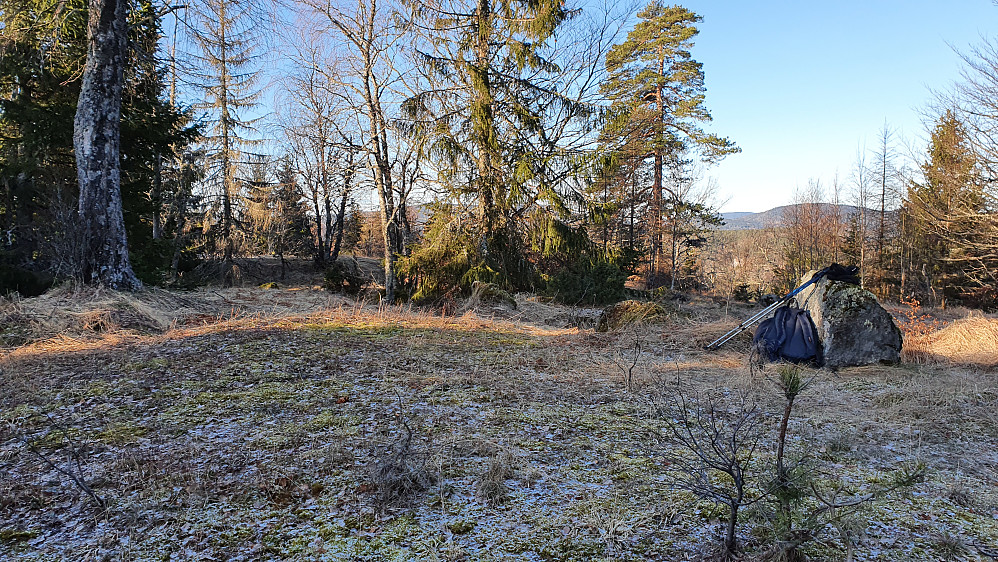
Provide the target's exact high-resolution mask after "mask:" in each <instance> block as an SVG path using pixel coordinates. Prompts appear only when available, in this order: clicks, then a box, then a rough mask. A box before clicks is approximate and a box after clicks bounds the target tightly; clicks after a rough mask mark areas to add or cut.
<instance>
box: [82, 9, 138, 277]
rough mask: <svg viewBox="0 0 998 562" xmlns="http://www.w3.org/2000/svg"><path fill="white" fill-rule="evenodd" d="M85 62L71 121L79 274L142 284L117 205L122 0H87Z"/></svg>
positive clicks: (123, 33)
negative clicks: (130, 257)
mask: <svg viewBox="0 0 998 562" xmlns="http://www.w3.org/2000/svg"><path fill="white" fill-rule="evenodd" d="M88 7H89V17H90V21H89V28H88V31H87V38H88V41H87V43H88V45H87V63H86V67H85V68H84V70H83V84H82V86H81V88H80V98H79V103H78V105H77V109H76V118H75V120H74V122H73V147H74V148H75V150H76V166H77V178H78V180H79V184H80V204H79V217H80V220H81V221H82V225H81V226H82V229H81V230H82V235H83V240H82V244H81V246H82V248H83V255H82V257H81V259H82V263H80V264H79V267H78V270H79V273H80V274H81V275H82V277H83V279H84V280H85V281H86V282H88V283H94V284H99V285H103V286H106V287H110V288H113V289H123V290H135V289H139V288H141V286H142V284H141V283H140V282H139V280H138V278H136V277H135V273H133V272H132V266H131V263H130V262H129V260H128V241H127V239H126V237H125V221H124V215H123V212H122V208H121V169H120V151H121V91H122V84H123V82H124V67H125V55H126V48H127V36H126V31H127V21H126V16H127V13H128V3H127V2H126V1H124V0H89V6H88Z"/></svg>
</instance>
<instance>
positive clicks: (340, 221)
mask: <svg viewBox="0 0 998 562" xmlns="http://www.w3.org/2000/svg"><path fill="white" fill-rule="evenodd" d="M352 177H353V171H352V170H351V169H348V170H347V171H346V172H345V173H344V174H343V193H342V194H340V208H339V209H338V210H337V212H336V241H335V242H334V243H333V251H332V253H331V254H330V259H331V260H332V261H336V260H337V259H339V257H340V246H342V245H343V230H344V226H345V225H346V216H347V199H349V198H350V179H351V178H352Z"/></svg>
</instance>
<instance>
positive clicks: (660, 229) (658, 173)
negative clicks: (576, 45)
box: [602, 0, 740, 284]
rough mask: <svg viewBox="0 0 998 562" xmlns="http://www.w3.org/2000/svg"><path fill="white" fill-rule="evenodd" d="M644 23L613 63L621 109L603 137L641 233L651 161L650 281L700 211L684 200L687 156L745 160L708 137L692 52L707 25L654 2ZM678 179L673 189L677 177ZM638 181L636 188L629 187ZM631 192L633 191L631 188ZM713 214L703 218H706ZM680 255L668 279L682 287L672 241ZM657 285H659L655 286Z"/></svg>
mask: <svg viewBox="0 0 998 562" xmlns="http://www.w3.org/2000/svg"><path fill="white" fill-rule="evenodd" d="M637 16H638V18H639V21H638V23H637V24H636V25H635V26H634V29H633V30H632V31H631V32H630V33H628V34H627V39H626V40H625V41H624V42H622V43H620V44H618V45H614V46H613V48H612V49H611V50H610V52H609V53H607V56H606V70H607V75H608V78H607V80H606V82H604V83H603V85H602V91H603V93H604V95H605V96H606V97H607V99H608V100H610V101H611V102H612V103H613V105H612V107H611V108H610V111H609V115H608V117H607V120H606V125H605V126H604V129H603V132H602V139H603V143H604V145H605V149H606V150H608V151H610V152H612V153H614V154H615V155H616V156H615V159H616V161H617V164H616V166H615V171H616V173H618V174H622V175H623V177H622V179H623V182H622V183H623V184H624V186H626V185H627V184H631V192H632V195H631V201H630V204H631V205H632V208H631V216H632V227H631V230H632V233H633V213H634V210H633V205H636V204H637V203H638V201H636V200H635V199H636V198H635V197H634V195H635V192H637V191H638V189H637V183H638V181H639V178H638V176H637V174H638V173H639V170H640V169H641V168H643V167H646V166H647V165H648V160H649V159H651V174H652V178H653V181H652V185H651V186H650V188H646V187H645V186H642V187H641V188H640V193H642V194H646V195H644V196H645V197H649V196H650V197H649V198H650V201H647V204H646V207H645V208H646V212H647V214H648V223H649V224H648V227H647V236H648V239H649V251H650V256H649V257H650V260H651V263H650V267H649V279H650V280H653V279H654V278H655V277H656V274H658V272H659V270H660V269H661V267H660V262H661V257H660V254H661V252H662V250H663V246H664V242H663V240H664V238H665V237H666V233H667V232H669V231H670V230H671V231H673V234H678V232H677V229H680V228H683V227H681V226H679V225H680V224H681V223H682V222H683V219H684V216H683V215H684V214H685V213H688V212H689V211H692V210H693V209H692V207H691V205H690V204H691V203H693V202H690V201H688V200H686V198H685V197H684V195H686V194H685V193H684V186H683V183H684V176H685V175H686V173H687V171H688V166H689V161H688V160H687V159H686V158H687V156H686V155H687V154H689V153H694V152H695V153H697V154H698V155H699V157H700V158H701V159H702V160H703V161H705V162H716V161H718V160H720V159H721V158H723V157H725V156H727V155H729V154H733V153H736V152H739V150H740V149H738V148H737V147H736V146H735V145H734V143H733V142H732V141H730V140H728V139H727V138H722V137H719V136H717V135H715V134H711V133H707V132H706V131H705V130H704V129H703V128H702V127H703V124H705V123H708V122H710V121H711V116H710V113H709V112H708V111H707V108H706V107H705V105H704V101H705V94H706V89H705V87H704V75H703V70H702V65H701V63H699V62H697V61H696V60H695V59H693V57H692V54H691V52H690V49H691V48H692V47H693V40H694V38H695V37H696V35H697V34H698V33H699V30H698V29H697V27H696V24H697V23H699V22H700V21H701V20H702V18H701V17H700V16H698V15H697V14H695V13H693V12H691V11H690V10H687V9H686V8H683V7H682V6H664V5H663V4H662V3H661V2H659V1H658V0H653V1H652V2H651V3H650V4H649V5H648V6H647V7H646V8H645V9H644V10H642V11H641V12H639V13H638V14H637ZM670 174H671V175H672V176H673V178H672V179H673V181H672V182H671V185H670V178H669V177H668V176H669V175H670ZM628 180H630V181H628ZM625 189H626V187H625ZM708 214H709V213H706V214H703V215H702V216H704V217H706V216H707V215H708ZM671 240H672V242H671V246H672V255H671V266H670V273H669V274H668V277H669V278H670V283H674V280H675V278H676V277H677V274H678V272H679V269H680V267H681V264H680V263H679V259H678V258H679V256H678V255H677V250H678V249H679V248H678V246H677V243H678V242H679V240H678V239H677V238H676V237H675V236H672V238H671ZM652 284H658V283H657V282H653V283H652Z"/></svg>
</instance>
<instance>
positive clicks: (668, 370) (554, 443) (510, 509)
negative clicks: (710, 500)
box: [0, 287, 998, 561]
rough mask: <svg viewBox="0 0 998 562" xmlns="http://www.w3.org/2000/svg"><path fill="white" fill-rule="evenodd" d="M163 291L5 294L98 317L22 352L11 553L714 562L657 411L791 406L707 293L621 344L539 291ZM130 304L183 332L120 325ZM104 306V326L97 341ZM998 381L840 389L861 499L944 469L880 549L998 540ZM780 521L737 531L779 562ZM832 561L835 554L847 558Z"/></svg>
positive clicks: (3, 437)
mask: <svg viewBox="0 0 998 562" xmlns="http://www.w3.org/2000/svg"><path fill="white" fill-rule="evenodd" d="M163 293H165V294H159V293H153V294H150V295H145V296H144V295H143V294H139V295H134V296H130V295H108V294H104V293H101V294H92V293H88V292H86V291H82V290H77V292H76V293H75V295H76V296H75V297H71V296H68V295H63V296H62V297H59V298H61V299H63V300H62V301H60V302H62V303H63V304H64V305H65V307H66V308H67V311H66V312H65V313H61V312H58V311H55V312H52V313H51V314H50V312H49V311H52V310H54V309H55V308H56V307H55V306H54V305H53V302H51V301H45V300H40V301H39V302H29V301H20V302H17V303H7V305H9V306H11V307H12V308H11V309H9V311H11V312H12V313H14V314H21V315H23V316H21V317H20V318H21V320H19V322H23V323H24V324H23V325H27V320H24V319H25V318H30V319H34V320H31V321H33V322H39V326H41V324H40V322H41V320H45V321H46V322H53V321H54V320H55V319H59V320H58V321H59V322H66V323H67V324H66V325H67V326H69V322H70V319H72V320H73V321H74V322H77V324H73V326H75V327H72V328H67V333H66V334H63V335H48V336H46V337H44V338H42V339H38V340H36V341H33V342H30V343H27V344H26V345H23V346H20V347H16V348H15V347H13V346H10V347H8V349H7V350H6V354H5V355H3V356H2V357H0V520H2V521H6V523H2V524H0V530H6V529H7V528H8V527H9V528H10V529H11V532H17V533H28V534H27V535H23V534H18V535H17V536H18V537H21V536H25V537H28V536H29V535H30V536H31V537H32V538H28V539H25V540H18V541H17V542H16V543H15V542H7V543H4V542H3V541H2V540H0V558H4V559H7V558H18V559H19V558H24V559H29V560H30V559H39V560H40V559H80V558H83V557H85V556H87V555H89V553H95V552H98V553H99V554H100V556H105V557H107V558H108V559H111V560H125V559H145V558H152V557H154V556H159V557H161V556H163V553H166V552H171V551H172V552H174V553H178V552H184V553H186V554H185V555H184V556H186V557H188V558H191V559H195V558H197V559H211V558H214V559H237V558H243V559H287V560H345V559H358V558H359V559H372V560H380V559H398V560H433V559H444V558H446V559H450V558H453V557H456V558H455V559H464V560H510V561H512V560H524V559H552V560H553V559H557V560H593V559H605V558H608V557H613V558H615V559H620V560H682V559H691V557H695V556H696V553H697V552H699V551H700V550H702V548H703V547H704V545H706V544H710V542H711V541H712V537H713V529H714V527H715V523H714V521H715V520H716V519H717V517H719V516H721V515H722V514H719V513H718V511H717V508H716V507H714V506H712V505H709V504H707V503H705V502H699V501H696V500H695V499H693V498H691V497H690V496H686V495H680V494H678V492H676V491H675V490H672V489H671V488H670V487H669V486H668V485H667V484H665V483H663V481H662V472H663V467H662V459H661V457H660V456H656V454H654V453H653V452H651V448H650V447H649V443H651V442H652V441H653V440H654V435H655V434H656V433H657V432H660V431H661V425H660V424H658V422H656V421H654V420H652V419H650V418H649V417H648V414H647V411H648V410H649V409H650V408H651V407H652V406H653V404H651V403H650V401H651V398H658V399H663V400H664V399H667V398H668V397H669V396H670V395H671V394H670V393H672V392H675V390H676V389H678V388H682V389H684V390H688V391H693V392H695V391H698V390H701V391H702V390H706V389H710V390H711V392H713V393H715V394H717V395H718V396H736V395H741V394H742V393H745V392H751V393H753V396H755V397H757V399H758V401H759V403H760V407H762V408H764V409H766V411H767V412H768V413H769V412H770V410H772V409H773V408H776V409H777V410H778V408H779V404H780V401H779V400H778V399H777V398H776V397H774V396H773V392H772V386H771V385H770V383H769V382H768V381H767V380H766V379H764V378H760V377H756V378H753V377H752V376H750V374H749V372H748V369H747V363H746V355H745V353H744V347H747V346H745V345H742V344H743V343H744V342H745V338H747V337H748V335H747V334H746V336H745V338H741V339H739V340H738V342H733V343H734V345H730V344H729V346H726V347H725V349H723V350H722V351H721V352H718V353H707V352H704V351H703V350H702V347H701V346H702V345H703V344H706V343H708V342H709V341H711V340H713V339H715V338H716V337H717V336H720V335H721V334H723V333H724V332H725V331H727V330H728V329H730V328H731V327H734V325H735V324H736V322H735V321H733V320H732V318H733V317H745V316H747V315H748V314H747V312H749V311H747V310H737V311H735V312H731V313H730V316H727V317H725V311H724V310H723V308H719V307H717V306H716V305H712V304H711V303H707V302H704V303H696V302H693V303H682V309H681V310H680V314H678V315H676V316H672V317H670V318H668V319H667V320H666V321H665V322H664V323H662V324H637V325H633V326H630V327H628V328H626V329H623V330H620V331H618V332H612V333H608V334H597V333H594V332H593V331H592V330H591V329H580V328H578V327H577V326H578V324H577V323H575V322H576V321H575V320H573V319H577V318H578V317H579V316H580V313H581V311H580V309H573V308H570V307H559V306H557V305H551V304H547V303H541V302H536V301H528V300H527V299H526V298H525V297H524V296H522V295H518V296H517V299H518V308H517V310H515V311H510V310H506V312H503V313H498V312H496V313H495V314H494V315H493V313H494V311H493V310H492V309H491V308H488V307H484V308H479V309H475V310H470V311H468V312H467V313H465V314H463V315H461V316H458V317H442V316H440V315H438V314H435V313H431V312H427V311H423V310H418V309H413V308H410V307H387V306H379V305H378V304H377V303H375V302H366V303H365V302H357V301H351V300H347V299H342V298H339V297H330V296H329V295H328V294H326V293H322V292H320V291H314V290H312V289H311V288H308V287H304V288H287V287H282V288H281V289H278V290H263V289H251V288H242V289H230V290H224V291H221V290H220V291H202V292H197V293H182V294H173V293H167V292H163ZM53 298H54V296H53ZM73 299H76V302H74V300H73ZM128 299H135V300H136V301H138V304H136V303H134V302H132V301H130V300H128ZM157 299H158V300H157ZM171 299H174V300H171ZM183 301H190V302H189V306H187V307H186V309H187V310H190V311H191V312H190V313H188V312H184V310H183V309H184V303H183ZM157 303H158V304H157ZM125 304H127V305H128V307H129V310H134V311H140V310H141V309H140V307H141V306H145V307H148V308H150V309H153V310H151V311H146V312H143V313H142V314H144V315H145V316H144V317H146V318H150V319H155V318H156V317H157V315H162V316H163V320H166V319H168V320H169V321H168V322H167V321H163V322H160V323H158V324H156V326H157V327H156V328H155V329H152V328H148V329H145V330H143V329H139V328H129V327H125V326H123V325H122V322H124V323H126V324H127V323H128V322H129V320H127V319H124V320H122V319H120V318H119V317H115V316H114V315H107V316H105V315H103V313H101V312H99V311H102V310H112V309H114V310H117V308H115V307H116V306H117V307H123V306H124V305H125ZM7 305H5V306H7ZM14 307H16V309H15V308H14ZM121 309H122V310H123V308H121ZM3 310H4V311H5V312H6V311H8V309H7V308H4V309H3ZM95 311H97V312H95ZM46 314H50V315H51V319H48V317H47V316H46ZM87 314H89V315H90V322H92V323H93V322H96V323H97V324H99V325H102V326H105V328H101V330H103V331H94V330H93V329H92V327H91V328H86V329H85V328H84V327H83V326H82V325H80V324H78V322H80V321H81V320H82V319H83V318H84V317H85V316H86V315H87ZM11 317H14V316H11ZM51 329H52V326H51V325H50V326H49V327H47V328H46V327H44V326H43V327H42V328H38V330H39V332H38V333H39V334H41V333H43V332H44V331H45V330H51ZM44 333H49V332H44ZM635 341H640V342H641V345H640V353H639V354H637V355H636V356H635V355H634V353H635V351H634V350H635V349H636V348H635ZM739 342H741V343H739ZM635 357H636V358H637V360H636V361H634V358H635ZM621 363H626V366H630V365H632V363H633V364H634V365H635V367H634V369H633V375H634V381H633V382H634V384H633V385H632V388H631V389H628V385H626V384H625V381H624V375H623V371H622V370H621V368H620V366H619V364H621ZM995 383H996V381H995V378H994V375H993V374H991V373H987V372H984V371H983V370H981V369H979V368H977V367H961V368H953V367H951V366H949V365H942V364H937V365H911V364H907V365H902V366H898V367H879V366H876V367H866V368H862V369H846V370H843V371H840V372H839V373H837V374H835V375H832V374H828V373H820V374H818V378H817V379H816V383H815V385H814V387H813V389H812V391H811V392H810V393H809V394H808V395H807V396H805V397H803V398H802V401H801V405H800V407H799V408H798V410H797V412H796V413H795V416H794V419H792V420H791V426H792V432H793V434H794V436H795V437H794V443H793V445H794V447H796V448H797V449H801V450H807V451H812V452H815V454H820V455H822V459H823V460H824V461H827V462H828V463H831V464H830V465H829V466H831V467H833V468H832V469H831V470H834V472H835V474H836V477H839V478H845V479H847V480H848V481H849V482H855V483H858V484H862V483H864V482H867V481H870V480H871V479H876V478H878V477H880V476H881V475H882V473H883V472H882V471H884V470H888V469H890V468H891V467H893V466H896V465H897V464H898V463H900V462H904V461H905V460H908V459H912V458H920V459H924V460H926V461H928V462H929V463H930V465H931V468H932V469H933V471H934V472H933V473H932V476H931V478H930V481H929V482H927V483H925V485H924V486H922V487H920V488H919V489H918V494H917V496H916V497H914V498H909V499H897V500H894V499H892V500H890V501H888V502H886V503H884V504H883V505H882V506H880V507H878V510H879V511H877V512H876V513H871V514H870V515H869V519H868V520H869V521H875V522H876V523H877V524H876V525H875V526H874V525H871V527H870V535H871V536H870V537H869V538H868V539H864V541H863V542H861V544H859V545H858V546H857V548H858V550H857V556H860V557H867V558H868V559H869V558H874V557H876V556H878V555H876V554H874V553H875V552H879V553H880V554H879V556H881V558H883V559H885V560H896V561H900V560H935V559H938V553H937V549H938V543H939V542H940V541H938V540H937V537H938V536H941V533H950V534H951V535H952V536H959V537H966V543H967V544H968V545H970V544H986V543H989V541H990V542H993V541H994V540H996V539H998V523H996V521H998V520H996V519H994V517H993V513H998V496H996V495H995V492H994V489H993V482H994V478H995V476H998V475H996V474H995V473H994V469H993V467H994V465H995V462H996V460H998V459H996V458H995V455H996V454H995V452H994V451H996V450H998V434H996V433H995V431H994V427H998V420H995V419H994V417H993V416H994V414H993V413H991V414H989V412H994V411H998V393H996V392H995V391H994V388H995ZM777 410H773V411H777ZM39 412H41V413H51V414H52V415H53V416H55V417H57V418H58V419H59V420H60V421H61V422H62V423H64V424H65V425H66V427H67V428H69V429H70V430H71V431H72V432H73V435H74V439H76V440H77V441H78V442H80V443H88V444H89V445H91V449H90V450H91V451H92V454H89V455H87V456H86V458H84V459H83V462H82V469H83V470H82V474H83V475H84V476H85V477H86V478H87V481H88V482H91V483H93V485H94V487H95V491H98V493H100V494H101V496H102V497H105V498H107V499H108V502H109V505H111V506H112V509H111V510H109V512H108V513H104V514H95V513H93V511H92V510H91V509H90V508H89V507H88V506H87V503H86V501H85V498H80V494H79V493H78V491H75V490H73V489H72V488H71V487H69V486H67V485H66V483H65V482H61V481H60V479H59V478H58V475H56V474H54V473H52V472H51V471H48V472H46V471H45V470H40V469H39V467H38V465H37V463H36V462H34V461H33V460H32V459H30V458H28V457H27V456H26V455H23V454H21V452H20V449H19V447H20V446H19V445H18V443H19V442H18V440H17V439H18V436H19V435H27V434H31V435H34V434H38V435H41V434H43V429H44V428H41V427H38V426H37V424H35V422H33V421H31V420H33V419H38V418H37V416H35V415H34V414H36V413H39ZM989 416H990V417H989ZM767 419H768V418H767ZM774 419H775V418H774ZM407 426H408V427H407ZM767 427H768V426H767ZM410 431H411V435H410ZM407 444H408V445H407ZM39 447H40V450H43V451H47V452H49V453H50V454H52V455H55V456H54V457H53V458H61V457H58V455H62V454H63V452H64V448H62V446H61V445H60V444H59V443H55V442H52V443H50V442H40V443H39ZM760 455H763V456H766V455H771V452H770V451H768V449H767V450H765V451H760ZM956 481H958V482H959V486H957V485H954V484H953V482H956ZM386 494H387V496H386ZM757 524H758V522H753V521H752V520H751V519H747V520H746V522H745V523H744V524H743V525H742V526H741V527H740V529H739V532H740V533H742V534H743V539H745V540H746V541H747V544H748V545H749V548H750V549H753V548H754V549H755V551H754V552H755V553H756V554H758V553H759V552H761V551H762V550H763V547H764V545H758V544H755V545H753V544H752V542H751V540H752V539H751V538H750V533H751V531H752V530H753V528H754V526H755V525H757ZM12 536H13V535H12ZM888 541H890V544H895V545H897V546H896V547H895V548H893V549H892V550H885V549H884V548H883V546H882V545H883V544H887V542H888ZM832 542H834V540H833V541H832ZM973 548H976V547H972V548H971V552H970V553H969V554H965V555H964V556H965V557H966V558H968V559H971V560H977V559H980V558H975V556H976V551H974V550H973ZM828 549H829V550H827V551H815V552H813V553H812V558H813V559H835V557H836V556H838V555H839V554H840V553H839V552H838V551H837V550H835V549H834V548H833V547H832V546H829V547H828ZM455 553H456V554H455Z"/></svg>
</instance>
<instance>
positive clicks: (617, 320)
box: [596, 301, 667, 332]
mask: <svg viewBox="0 0 998 562" xmlns="http://www.w3.org/2000/svg"><path fill="white" fill-rule="evenodd" d="M666 314H667V311H666V310H665V307H663V306H662V305H660V304H658V303H655V302H638V301H622V302H618V303H615V304H611V305H610V306H608V307H606V308H604V309H603V312H602V313H601V314H600V316H599V320H598V321H597V322H596V331H597V332H609V331H610V330H616V329H617V328H620V327H621V326H626V325H627V324H632V323H634V322H640V321H642V320H647V319H650V318H655V317H658V316H665V315H666Z"/></svg>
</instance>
